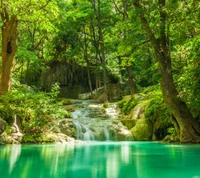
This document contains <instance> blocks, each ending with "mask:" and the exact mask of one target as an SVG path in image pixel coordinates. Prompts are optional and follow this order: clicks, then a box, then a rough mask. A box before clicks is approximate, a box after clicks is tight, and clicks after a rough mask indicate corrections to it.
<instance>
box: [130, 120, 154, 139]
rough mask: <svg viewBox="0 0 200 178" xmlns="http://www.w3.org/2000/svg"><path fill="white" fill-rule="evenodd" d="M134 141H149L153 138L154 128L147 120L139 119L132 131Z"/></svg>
mask: <svg viewBox="0 0 200 178" xmlns="http://www.w3.org/2000/svg"><path fill="white" fill-rule="evenodd" d="M131 133H132V134H133V138H134V140H138V141H147V140H151V138H152V126H151V124H150V123H149V122H148V121H147V120H146V119H139V120H137V122H136V125H135V127H133V128H132V129H131Z"/></svg>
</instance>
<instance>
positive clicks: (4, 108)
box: [0, 82, 68, 142]
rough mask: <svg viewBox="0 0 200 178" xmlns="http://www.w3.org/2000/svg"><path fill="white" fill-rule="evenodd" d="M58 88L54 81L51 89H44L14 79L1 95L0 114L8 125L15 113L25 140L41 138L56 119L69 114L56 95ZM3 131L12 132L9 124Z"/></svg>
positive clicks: (10, 123) (55, 123) (38, 140)
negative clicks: (46, 91) (10, 88)
mask: <svg viewBox="0 0 200 178" xmlns="http://www.w3.org/2000/svg"><path fill="white" fill-rule="evenodd" d="M57 92H58V88H57V86H56V85H55V86H53V87H52V91H51V92H50V93H44V92H39V91H37V89H34V88H32V87H30V86H27V85H20V84H19V83H18V82H16V83H15V85H14V86H13V88H12V90H11V91H9V92H8V93H6V94H5V95H2V96H1V97H0V101H1V104H0V117H1V118H4V119H5V120H6V121H7V122H8V123H9V125H12V123H13V122H14V118H15V117H16V119H17V123H18V125H19V127H20V130H21V131H22V132H23V133H24V134H25V135H24V137H23V139H24V140H23V141H24V142H42V141H43V140H41V139H42V135H43V134H44V133H45V132H51V128H53V127H54V126H55V125H57V122H58V120H60V119H62V118H64V117H65V116H67V115H68V113H67V111H65V110H64V108H63V106H62V103H61V102H58V101H57V99H56V97H57V94H58V93H57ZM6 132H7V133H8V134H9V133H10V134H11V133H12V129H11V127H10V126H8V128H7V130H6ZM46 141H47V140H46Z"/></svg>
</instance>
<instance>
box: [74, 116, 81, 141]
mask: <svg viewBox="0 0 200 178" xmlns="http://www.w3.org/2000/svg"><path fill="white" fill-rule="evenodd" d="M73 123H74V125H75V128H76V138H77V139H78V140H81V138H82V137H81V135H82V126H81V124H80V122H78V121H76V120H74V121H73Z"/></svg>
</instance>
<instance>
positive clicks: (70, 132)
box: [58, 119, 76, 137]
mask: <svg viewBox="0 0 200 178" xmlns="http://www.w3.org/2000/svg"><path fill="white" fill-rule="evenodd" d="M58 128H59V130H60V132H61V133H63V134H65V135H67V136H69V137H75V135H76V129H75V127H74V124H73V121H72V119H63V120H60V121H59V123H58Z"/></svg>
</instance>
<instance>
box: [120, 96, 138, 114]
mask: <svg viewBox="0 0 200 178" xmlns="http://www.w3.org/2000/svg"><path fill="white" fill-rule="evenodd" d="M137 104H138V102H137V100H136V98H129V97H125V98H124V99H122V100H121V101H119V102H118V103H117V106H118V107H119V108H120V109H121V111H122V112H123V113H124V114H125V115H128V114H129V113H130V111H131V109H133V108H134V107H135V106H136V105H137Z"/></svg>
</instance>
